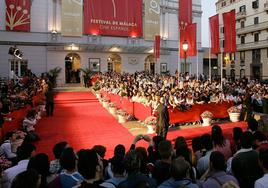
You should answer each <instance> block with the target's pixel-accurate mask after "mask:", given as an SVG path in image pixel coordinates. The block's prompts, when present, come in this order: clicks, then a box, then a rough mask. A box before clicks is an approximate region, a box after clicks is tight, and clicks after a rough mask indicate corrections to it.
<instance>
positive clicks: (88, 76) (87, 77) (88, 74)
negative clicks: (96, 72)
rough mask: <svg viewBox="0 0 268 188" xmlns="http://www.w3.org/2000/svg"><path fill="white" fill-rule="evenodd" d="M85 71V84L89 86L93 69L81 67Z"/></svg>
mask: <svg viewBox="0 0 268 188" xmlns="http://www.w3.org/2000/svg"><path fill="white" fill-rule="evenodd" d="M80 70H81V71H82V72H83V78H84V86H85V87H89V86H90V79H91V76H92V75H93V73H92V71H91V70H90V69H89V68H86V69H80Z"/></svg>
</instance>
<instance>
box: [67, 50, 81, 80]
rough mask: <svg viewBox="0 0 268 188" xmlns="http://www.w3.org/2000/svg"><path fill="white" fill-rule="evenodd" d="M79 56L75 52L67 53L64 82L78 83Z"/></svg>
mask: <svg viewBox="0 0 268 188" xmlns="http://www.w3.org/2000/svg"><path fill="white" fill-rule="evenodd" d="M80 68H81V58H80V56H79V55H78V54H77V53H69V54H67V55H66V57H65V82H66V83H80V82H81V78H80Z"/></svg>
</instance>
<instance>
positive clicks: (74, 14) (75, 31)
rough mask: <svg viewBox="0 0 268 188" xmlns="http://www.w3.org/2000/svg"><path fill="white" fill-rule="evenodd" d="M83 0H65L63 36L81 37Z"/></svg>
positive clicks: (62, 15) (62, 10)
mask: <svg viewBox="0 0 268 188" xmlns="http://www.w3.org/2000/svg"><path fill="white" fill-rule="evenodd" d="M82 28H83V0H68V1H66V0H64V1H62V8H61V34H62V36H71V37H81V36H82V34H83V29H82Z"/></svg>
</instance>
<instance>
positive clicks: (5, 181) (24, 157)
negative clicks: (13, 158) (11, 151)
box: [2, 144, 35, 188]
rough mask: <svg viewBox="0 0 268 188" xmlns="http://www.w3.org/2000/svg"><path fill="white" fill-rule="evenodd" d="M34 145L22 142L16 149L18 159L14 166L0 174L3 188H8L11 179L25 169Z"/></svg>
mask: <svg viewBox="0 0 268 188" xmlns="http://www.w3.org/2000/svg"><path fill="white" fill-rule="evenodd" d="M34 151H35V146H34V145H32V144H23V145H21V146H19V147H18V149H17V156H18V159H19V160H20V161H19V163H18V164H17V165H16V166H13V167H11V168H8V169H6V170H5V171H4V172H3V176H2V185H3V188H10V187H11V184H12V181H13V179H14V178H15V177H16V176H17V175H18V174H19V173H21V172H24V171H26V170H27V166H28V162H29V159H30V158H31V156H33V154H34Z"/></svg>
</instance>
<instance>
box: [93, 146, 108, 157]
mask: <svg viewBox="0 0 268 188" xmlns="http://www.w3.org/2000/svg"><path fill="white" fill-rule="evenodd" d="M92 149H93V150H94V151H96V152H97V154H98V155H99V156H100V157H101V158H104V156H105V153H106V147H104V146H102V145H95V146H94V147H93V148H92Z"/></svg>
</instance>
